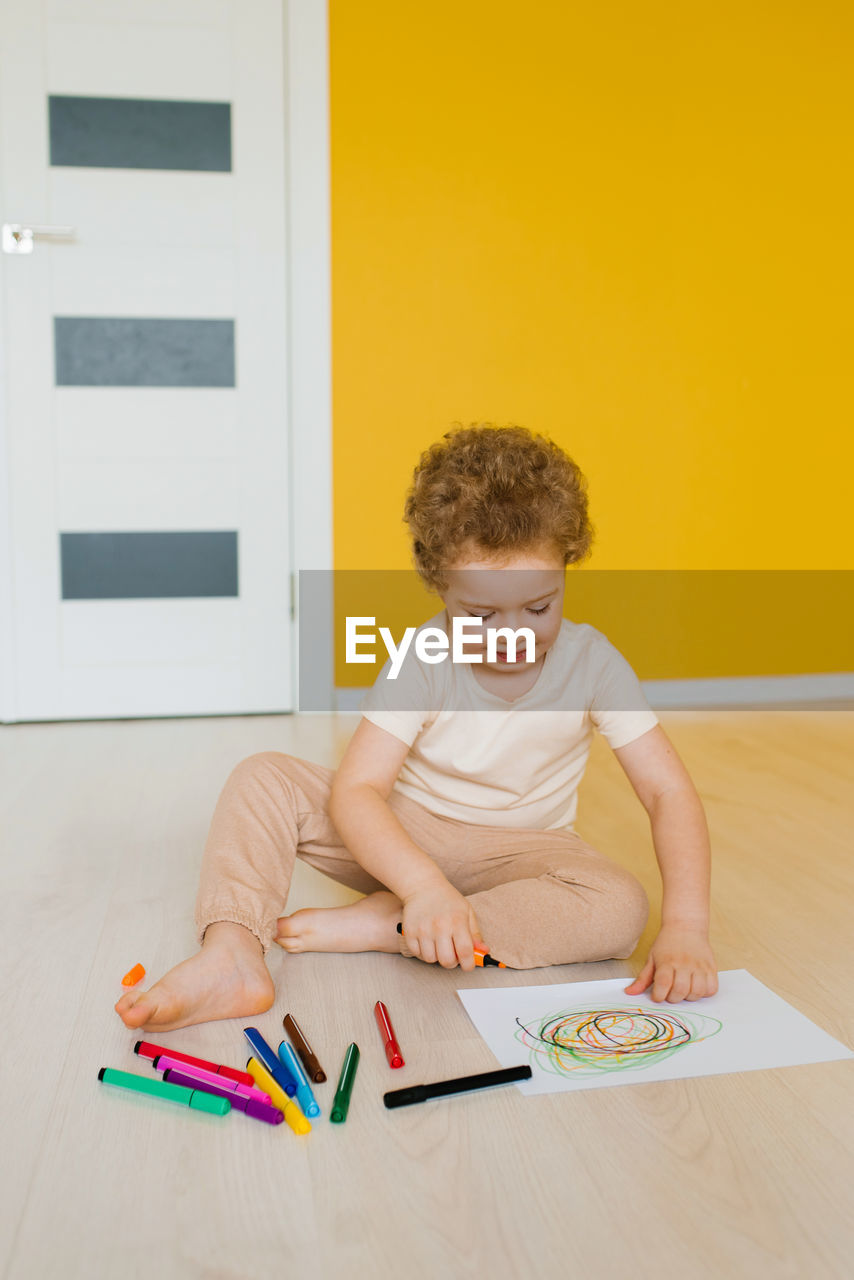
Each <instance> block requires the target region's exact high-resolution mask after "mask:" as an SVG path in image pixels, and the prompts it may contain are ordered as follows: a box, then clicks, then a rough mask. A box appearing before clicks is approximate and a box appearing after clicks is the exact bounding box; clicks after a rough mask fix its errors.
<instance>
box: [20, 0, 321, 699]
mask: <svg viewBox="0 0 854 1280" xmlns="http://www.w3.org/2000/svg"><path fill="white" fill-rule="evenodd" d="M282 9H283V31H284V49H283V51H282V55H283V72H284V76H285V102H286V120H285V138H286V147H287V154H286V156H285V170H286V192H287V211H288V218H287V227H286V228H283V235H286V259H287V279H288V282H289V290H288V299H287V307H288V353H287V363H288V411H289V422H288V437H289V456H290V466H289V486H290V492H289V494H288V504H289V507H288V509H289V512H290V526H291V563H290V565H288V566H287V569H288V572H289V573H290V575H291V583H292V588H291V589H292V600H293V606H292V609H291V655H292V658H291V662H292V681H291V688H292V690H293V698H294V709H295V710H297V709H298V690H299V681H298V662H299V652H298V638H299V632H298V621H299V620H298V617H297V603H298V573H299V570H300V569H326V570H331V569H332V567H333V566H332V373H331V369H332V354H331V296H330V289H331V269H330V256H331V250H330V181H329V57H328V47H329V32H328V20H327V5H326V0H282ZM2 178H3V175H2V174H0V202H2V197H3V181H2ZM0 207H2V210H3V211H5V202H3V203H2V204H0ZM2 266H3V263H2V260H0V270H2ZM5 324H8V320H7V317H6V315H5V310H4V309H3V308H0V387H2V386H3V385H5V380H4V378H3V372H4V358H5V351H6V347H5V331H4V325H5ZM11 503H12V489H11V477H10V475H9V466H8V434H7V429H6V402H5V397H4V396H3V395H0V722H5V723H10V722H11V723H14V722H15V721H16V720H17V718H18V716H17V710H18V709H17V696H16V689H17V680H16V674H17V673H16V663H15V642H14V602H15V584H14V581H13V574H12V563H13V560H12V540H11ZM330 583H331V575H330ZM330 596H331V592H330ZM331 619H332V610H331V599H330V607H329V624H330V629H331ZM329 683H330V696H331V685H332V674H331V669H330V676H329ZM329 705H331V703H330V704H329Z"/></svg>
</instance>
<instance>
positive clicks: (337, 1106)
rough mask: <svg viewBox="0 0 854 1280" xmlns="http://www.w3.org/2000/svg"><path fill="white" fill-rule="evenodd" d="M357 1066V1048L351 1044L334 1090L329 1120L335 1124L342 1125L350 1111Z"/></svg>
mask: <svg viewBox="0 0 854 1280" xmlns="http://www.w3.org/2000/svg"><path fill="white" fill-rule="evenodd" d="M358 1065H359V1046H358V1045H357V1044H351V1045H350V1048H349V1049H348V1050H347V1052H346V1053H345V1055H344V1065H343V1067H342V1068H341V1075H340V1076H339V1077H338V1088H337V1089H336V1090H335V1101H334V1102H333V1103H332V1110H331V1112H330V1113H329V1119H330V1120H333V1121H334V1122H335V1124H343V1123H344V1121H345V1120H346V1119H347V1112H348V1111H349V1109H350V1094H351V1093H352V1092H353V1081H354V1080H355V1079H356V1068H357V1067H358Z"/></svg>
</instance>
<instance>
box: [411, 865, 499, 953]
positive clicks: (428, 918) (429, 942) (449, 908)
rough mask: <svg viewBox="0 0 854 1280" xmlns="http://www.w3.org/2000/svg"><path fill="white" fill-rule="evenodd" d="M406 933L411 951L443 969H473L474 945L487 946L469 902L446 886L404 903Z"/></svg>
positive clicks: (418, 892) (419, 893) (414, 895)
mask: <svg viewBox="0 0 854 1280" xmlns="http://www.w3.org/2000/svg"><path fill="white" fill-rule="evenodd" d="M403 933H404V936H405V938H406V948H407V950H408V951H411V952H412V954H413V955H414V956H417V957H418V959H419V960H424V961H425V962H426V963H427V964H436V963H437V962H438V963H439V964H440V965H441V966H442V968H443V969H455V968H456V966H457V965H458V964H459V966H460V968H461V969H465V970H466V971H470V970H472V969H474V967H475V966H474V944H475V943H477V944H478V946H482V947H485V945H486V944H485V943H484V941H483V938H482V937H481V936H480V928H479V926H478V923H477V917H476V916H475V914H474V911H472V909H471V907H470V906H469V904H468V901H467V900H466V899H465V898H464V897H463V895H462V894H461V893H460V892H459V891H458V890H457V889H455V888H454V886H453V885H452V884H448V883H447V882H446V883H445V884H444V885H435V886H432V887H431V888H429V889H419V890H416V891H415V892H414V893H412V894H410V896H409V897H408V898H404V899H403Z"/></svg>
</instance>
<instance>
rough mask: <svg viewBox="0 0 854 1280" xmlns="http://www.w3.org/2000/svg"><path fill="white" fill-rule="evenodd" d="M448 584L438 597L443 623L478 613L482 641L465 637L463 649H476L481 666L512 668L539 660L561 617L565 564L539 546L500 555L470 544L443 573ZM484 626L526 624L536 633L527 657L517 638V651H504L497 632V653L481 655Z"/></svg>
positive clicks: (514, 627)
mask: <svg viewBox="0 0 854 1280" xmlns="http://www.w3.org/2000/svg"><path fill="white" fill-rule="evenodd" d="M446 576H447V579H448V589H447V591H446V592H445V593H444V594H443V595H442V597H441V598H442V601H443V603H444V605H445V608H446V609H447V611H448V620H449V624H450V623H451V622H452V620H453V619H454V618H457V617H459V618H472V617H473V618H483V619H484V622H483V633H484V636H483V643H482V644H478V643H477V641H476V640H475V638H474V637H472V638H471V639H469V638H467V639H466V646H465V647H466V654H467V655H477V654H481V655H482V658H483V664H482V665H483V667H486V668H488V669H489V670H490V671H504V672H516V671H522V670H524V669H526V668H530V667H531V666H533V665H534V664H535V663H537V662H539V661H541V660H542V658H543V657H544V656H545V654H546V653H547V652H548V651H549V649H550V648H551V646H552V645H553V644H554V642H555V640H556V639H557V637H558V633H559V631H560V626H561V622H562V621H563V596H564V590H565V588H566V569H565V567H564V564H563V561H562V559H561V558H560V556H559V555H558V554H557V553H556V552H555V551H554V550H553V549H552V548H550V547H548V546H544V547H541V548H538V549H535V550H532V551H530V552H526V553H524V554H519V555H515V556H511V557H508V558H507V559H503V560H500V561H498V560H496V559H494V558H492V559H486V553H485V552H478V551H477V550H476V549H475V550H473V552H472V554H471V555H468V556H462V557H460V559H459V560H457V561H456V562H455V563H454V564H453V565H452V566H451V567H450V568H449V569H448V570H447V573H446ZM487 627H510V628H511V629H512V630H513V631H518V630H519V629H520V628H521V627H530V628H531V630H532V631H533V633H534V636H535V638H536V651H535V655H534V661H533V663H526V661H525V645H524V643H518V644H517V646H516V648H517V657H516V661H515V662H511V661H510V660H509V659H508V656H507V642H506V640H505V638H504V637H503V636H500V637H499V638H498V658H497V661H495V662H487V660H486V629H487Z"/></svg>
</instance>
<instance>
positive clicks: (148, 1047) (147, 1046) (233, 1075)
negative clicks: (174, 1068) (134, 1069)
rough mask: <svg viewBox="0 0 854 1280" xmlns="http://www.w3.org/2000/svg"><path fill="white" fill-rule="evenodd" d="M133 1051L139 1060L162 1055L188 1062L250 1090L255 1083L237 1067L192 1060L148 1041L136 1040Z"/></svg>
mask: <svg viewBox="0 0 854 1280" xmlns="http://www.w3.org/2000/svg"><path fill="white" fill-rule="evenodd" d="M133 1051H134V1053H136V1054H138V1055H139V1057H140V1058H156V1057H158V1056H159V1055H160V1054H161V1053H164V1054H166V1055H167V1056H168V1057H170V1058H175V1059H176V1061H178V1062H189V1063H190V1065H191V1066H194V1067H203V1068H204V1070H205V1071H213V1072H214V1073H215V1074H216V1075H220V1076H228V1078H229V1080H236V1081H237V1083H238V1084H245V1085H248V1086H249V1087H250V1089H254V1088H255V1081H254V1080H253V1079H252V1077H251V1076H250V1074H249V1072H248V1071H238V1070H237V1067H222V1066H220V1064H219V1063H218V1062H208V1061H207V1059H206V1058H194V1057H192V1056H191V1055H190V1054H189V1053H178V1051H177V1050H176V1049H167V1047H166V1045H165V1044H151V1042H150V1041H149V1040H137V1042H136V1044H135V1045H134V1046H133Z"/></svg>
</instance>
